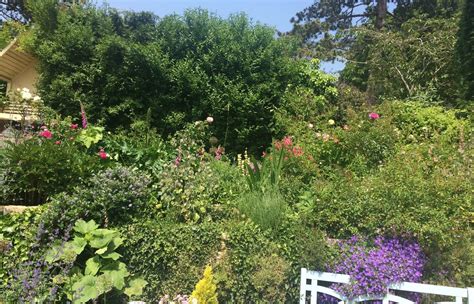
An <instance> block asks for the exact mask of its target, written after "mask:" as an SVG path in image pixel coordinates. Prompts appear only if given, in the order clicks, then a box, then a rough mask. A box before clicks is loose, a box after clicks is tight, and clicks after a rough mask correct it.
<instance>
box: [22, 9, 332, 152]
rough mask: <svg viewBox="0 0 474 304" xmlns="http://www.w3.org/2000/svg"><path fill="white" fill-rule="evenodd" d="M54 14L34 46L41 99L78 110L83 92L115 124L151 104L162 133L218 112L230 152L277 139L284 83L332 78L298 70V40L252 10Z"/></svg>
mask: <svg viewBox="0 0 474 304" xmlns="http://www.w3.org/2000/svg"><path fill="white" fill-rule="evenodd" d="M54 16H55V18H53V20H48V21H49V22H46V23H45V22H44V21H45V20H43V19H44V18H42V17H41V16H39V17H38V18H36V19H34V20H35V25H36V27H35V28H34V30H33V31H34V33H35V36H34V38H35V39H34V40H33V43H31V46H30V49H31V51H32V52H33V53H34V54H35V55H36V56H37V57H38V59H39V61H40V71H41V77H40V79H39V86H38V87H39V91H40V93H41V96H42V97H43V99H44V100H45V102H46V103H47V104H48V105H49V106H51V107H53V108H54V109H56V110H57V111H59V112H60V113H61V114H63V115H64V114H65V115H72V114H73V113H75V112H76V110H75V108H76V104H77V100H79V99H80V100H82V101H83V102H84V105H85V107H86V110H87V111H88V113H90V118H91V119H92V120H94V121H98V122H101V123H103V125H104V126H106V127H107V128H109V129H114V128H116V127H118V126H125V127H127V126H128V125H130V123H131V122H132V121H134V120H135V119H137V118H143V117H145V115H146V112H147V110H148V109H151V119H152V120H151V121H152V124H153V126H154V127H156V128H157V130H158V131H159V132H160V133H162V134H164V135H167V134H172V133H174V132H176V131H177V130H179V129H181V128H182V127H184V125H185V124H186V123H189V122H193V121H196V120H199V119H203V118H205V117H207V116H208V115H212V116H213V117H214V118H215V124H214V125H213V127H212V128H213V130H214V133H215V134H216V136H217V137H218V138H219V139H220V140H221V141H222V143H223V145H224V146H226V148H228V151H234V152H237V151H243V150H244V148H245V147H248V148H249V151H250V152H251V153H253V152H255V151H257V150H260V151H261V150H263V149H264V148H265V147H266V146H268V144H269V143H270V142H271V138H272V134H273V131H274V130H273V125H274V113H273V112H274V109H275V108H277V107H279V106H280V105H281V104H282V103H283V98H282V96H283V93H284V92H285V90H286V89H287V85H289V84H292V83H294V84H295V85H298V86H300V87H304V86H306V85H308V86H311V87H312V88H313V87H316V90H320V91H324V89H325V86H326V85H328V82H327V81H322V82H318V81H316V80H314V79H312V78H311V77H312V76H311V75H312V74H311V73H313V74H314V73H318V72H319V71H318V70H317V69H316V70H314V71H312V72H311V73H309V74H307V73H300V72H301V71H302V69H305V67H304V65H305V64H300V63H298V61H299V59H295V58H296V55H297V48H298V44H297V41H296V39H294V38H292V37H289V36H288V37H282V38H280V39H276V38H275V30H274V29H273V28H270V27H267V26H264V25H260V24H253V23H252V22H251V21H250V20H249V19H248V17H246V16H245V15H231V16H230V17H229V18H228V19H221V18H219V17H217V16H215V15H213V14H210V13H209V12H207V11H204V10H188V11H186V12H185V13H184V15H183V16H178V15H171V16H165V17H163V18H157V17H156V16H153V15H152V14H149V13H132V12H125V13H121V12H120V13H119V12H118V11H116V10H114V9H111V8H96V7H93V6H92V5H86V6H83V7H81V6H75V7H74V8H72V9H68V10H60V11H58V12H57V13H56V15H54ZM45 24H48V25H50V24H53V25H54V26H53V29H48V26H45ZM302 61H305V60H302ZM313 76H314V75H313ZM313 78H314V77H313ZM318 79H319V78H318Z"/></svg>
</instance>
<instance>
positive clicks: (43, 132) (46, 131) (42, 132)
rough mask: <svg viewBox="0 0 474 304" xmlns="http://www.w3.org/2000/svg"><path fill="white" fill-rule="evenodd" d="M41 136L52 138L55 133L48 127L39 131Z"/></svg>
mask: <svg viewBox="0 0 474 304" xmlns="http://www.w3.org/2000/svg"><path fill="white" fill-rule="evenodd" d="M39 136H42V137H44V138H48V139H50V138H51V137H53V133H51V132H50V131H49V130H48V129H44V131H41V132H40V133H39Z"/></svg>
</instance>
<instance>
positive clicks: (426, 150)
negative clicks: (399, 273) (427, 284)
mask: <svg viewBox="0 0 474 304" xmlns="http://www.w3.org/2000/svg"><path fill="white" fill-rule="evenodd" d="M466 149H467V148H466ZM470 149H471V150H472V148H470ZM471 150H466V151H462V152H459V151H458V150H457V146H456V145H454V146H452V147H450V146H446V145H442V144H437V145H427V144H425V145H419V146H411V147H410V146H407V147H406V148H404V149H402V150H401V151H399V152H398V153H397V154H396V155H395V156H394V157H393V158H391V159H390V161H388V162H387V163H386V164H385V165H384V166H382V167H381V168H380V170H379V171H378V172H375V173H374V174H372V175H370V176H366V177H364V178H360V179H349V178H341V179H340V180H339V181H333V182H332V183H330V184H327V185H326V186H323V184H324V183H321V184H320V185H319V186H318V188H317V189H316V190H315V193H316V200H315V203H314V212H315V213H314V214H315V215H316V214H317V218H318V220H317V221H316V222H315V224H316V225H318V226H319V227H320V228H321V229H323V230H325V231H327V232H328V234H329V235H330V236H332V237H337V238H341V237H349V236H350V235H352V234H363V235H369V236H371V235H374V234H376V233H380V232H381V233H387V234H388V235H394V236H398V235H401V236H404V235H408V236H411V235H412V236H415V237H416V238H417V239H418V241H419V242H420V244H421V245H422V246H423V250H424V251H425V253H426V254H427V256H428V262H427V266H426V267H427V269H428V270H427V275H428V276H432V277H437V276H438V273H440V272H442V271H445V272H447V273H450V274H451V277H457V278H460V281H459V282H458V283H459V284H463V285H464V284H467V282H468V281H466V280H469V276H466V273H465V272H464V271H463V270H461V266H460V264H459V263H468V264H469V261H467V260H466V259H472V256H471V257H469V253H468V252H465V253H462V254H459V253H458V254H457V255H456V256H457V258H453V257H452V254H454V252H455V251H457V250H459V244H460V243H459V242H462V240H466V239H469V238H471V237H472V236H470V235H469V230H468V227H469V220H468V218H469V215H468V211H467V210H469V208H470V207H469V206H471V204H472V198H471V196H472V195H471V194H472V191H471V190H470V187H469V185H470V184H472V176H471V175H470V173H469V172H470V171H471V170H470V169H471V166H472V164H470V162H469V158H468V157H466V156H467V155H468V154H469V153H470V152H469V151H471ZM468 250H469V249H468ZM463 259H464V262H462V261H461V260H463ZM461 273H464V275H460V274H461Z"/></svg>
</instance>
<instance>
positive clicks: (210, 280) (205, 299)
mask: <svg viewBox="0 0 474 304" xmlns="http://www.w3.org/2000/svg"><path fill="white" fill-rule="evenodd" d="M216 291H217V286H216V283H214V276H213V274H212V267H211V266H206V269H204V274H203V277H202V279H201V280H200V281H199V282H198V283H197V284H196V287H195V288H194V290H193V293H192V294H191V302H193V301H197V303H202V304H218V302H217V292H216Z"/></svg>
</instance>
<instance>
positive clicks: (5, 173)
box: [0, 138, 100, 205]
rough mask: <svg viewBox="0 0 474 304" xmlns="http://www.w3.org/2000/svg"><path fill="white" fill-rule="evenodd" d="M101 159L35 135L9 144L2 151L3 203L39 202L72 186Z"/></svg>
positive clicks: (27, 203) (82, 178)
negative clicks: (17, 142)
mask: <svg viewBox="0 0 474 304" xmlns="http://www.w3.org/2000/svg"><path fill="white" fill-rule="evenodd" d="M99 165H100V164H98V159H97V158H96V157H91V156H89V155H87V154H84V153H83V152H81V151H80V150H79V149H78V148H77V146H75V145H73V144H70V143H68V142H64V143H62V144H57V143H56V141H54V140H51V139H46V140H43V139H39V138H31V139H27V140H25V141H23V142H21V143H19V144H14V143H12V144H9V145H8V146H7V147H6V148H5V149H3V150H2V153H1V165H0V166H1V169H0V170H1V175H2V182H1V184H0V191H1V201H2V203H3V204H23V205H37V204H41V203H44V202H45V201H46V200H47V199H48V198H49V197H50V196H51V195H54V194H56V193H60V192H62V191H65V190H70V189H72V188H73V187H74V186H75V185H77V184H79V183H81V182H82V181H84V180H85V179H86V178H88V177H90V176H91V174H92V172H94V170H96V169H97V168H98V167H99Z"/></svg>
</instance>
